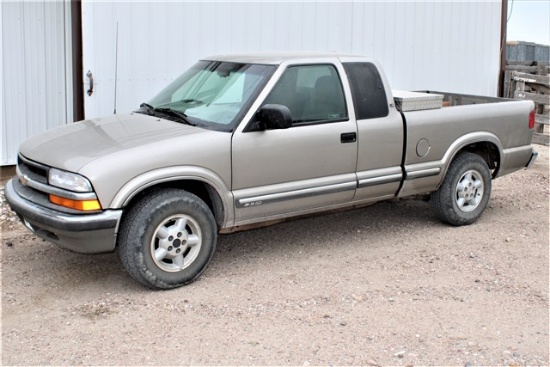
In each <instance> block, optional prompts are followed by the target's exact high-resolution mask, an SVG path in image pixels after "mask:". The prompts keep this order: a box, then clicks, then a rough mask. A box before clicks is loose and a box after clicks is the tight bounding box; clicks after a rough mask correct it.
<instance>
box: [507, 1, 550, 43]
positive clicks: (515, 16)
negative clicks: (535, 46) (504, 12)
mask: <svg viewBox="0 0 550 367" xmlns="http://www.w3.org/2000/svg"><path fill="white" fill-rule="evenodd" d="M508 16H509V17H510V20H509V21H508V32H507V33H508V34H507V37H506V38H507V40H508V41H526V42H535V43H541V44H544V45H550V0H508Z"/></svg>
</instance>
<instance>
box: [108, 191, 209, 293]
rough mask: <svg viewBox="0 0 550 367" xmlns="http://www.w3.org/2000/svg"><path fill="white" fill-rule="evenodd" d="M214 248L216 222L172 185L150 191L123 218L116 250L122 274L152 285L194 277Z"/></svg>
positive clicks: (171, 285) (177, 283)
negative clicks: (124, 272)
mask: <svg viewBox="0 0 550 367" xmlns="http://www.w3.org/2000/svg"><path fill="white" fill-rule="evenodd" d="M215 248H216V222H215V220H214V217H213V215H212V213H211V211H210V209H209V208H208V206H207V205H206V204H205V203H204V202H203V201H202V200H201V199H200V198H198V197H197V196H195V195H193V194H191V193H189V192H186V191H183V190H178V189H162V190H159V191H154V192H152V193H151V194H149V195H148V196H146V197H144V198H143V199H141V200H140V201H139V202H138V203H136V205H134V206H133V207H132V208H130V211H129V212H128V214H127V215H126V217H125V218H124V220H123V222H122V224H121V228H120V231H119V235H118V243H117V251H118V254H119V256H120V259H121V261H122V263H123V265H124V267H125V268H126V270H127V271H128V273H129V274H130V275H131V276H132V277H133V278H134V279H136V280H137V281H138V282H140V283H142V284H143V285H145V286H147V287H149V288H152V289H169V288H176V287H180V286H182V285H185V284H188V283H190V282H192V281H193V280H195V279H196V278H197V277H198V276H199V275H200V274H201V273H202V272H203V271H204V270H205V268H206V267H207V265H208V264H209V263H210V260H211V259H212V255H213V254H214V251H215Z"/></svg>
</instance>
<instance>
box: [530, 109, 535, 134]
mask: <svg viewBox="0 0 550 367" xmlns="http://www.w3.org/2000/svg"><path fill="white" fill-rule="evenodd" d="M534 128H535V110H531V113H530V114H529V130H531V129H534Z"/></svg>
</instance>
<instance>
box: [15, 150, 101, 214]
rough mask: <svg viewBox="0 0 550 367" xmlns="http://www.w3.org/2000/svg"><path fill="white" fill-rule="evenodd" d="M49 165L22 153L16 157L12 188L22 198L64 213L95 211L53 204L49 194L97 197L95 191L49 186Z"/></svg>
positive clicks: (81, 198) (81, 197)
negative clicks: (77, 190) (83, 210)
mask: <svg viewBox="0 0 550 367" xmlns="http://www.w3.org/2000/svg"><path fill="white" fill-rule="evenodd" d="M49 170H50V167H48V166H45V165H43V164H40V163H37V162H34V161H31V160H29V159H27V158H25V157H23V156H22V155H19V156H18V157H17V176H18V179H17V181H16V182H14V184H13V185H14V189H15V191H17V192H18V193H19V195H20V196H21V197H23V198H24V199H26V200H28V201H30V202H33V203H35V204H38V205H41V206H45V207H47V208H50V209H53V210H57V211H62V212H64V213H73V214H86V213H88V214H89V213H95V212H96V211H88V212H86V213H84V212H82V211H78V210H74V209H70V208H66V207H62V206H59V205H56V204H53V203H51V202H50V200H49V195H50V194H53V195H56V196H60V197H63V198H69V199H76V200H88V199H97V196H96V195H95V193H75V192H72V191H68V190H65V189H62V188H59V187H55V186H51V185H49V183H48V173H49ZM97 212H99V211H97Z"/></svg>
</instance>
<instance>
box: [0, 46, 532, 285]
mask: <svg viewBox="0 0 550 367" xmlns="http://www.w3.org/2000/svg"><path fill="white" fill-rule="evenodd" d="M534 117H535V116H534V105H533V103H532V102H529V101H513V100H505V99H499V98H491V97H476V96H468V95H459V94H451V93H443V92H430V91H424V92H396V91H394V92H392V90H391V89H390V86H389V84H388V82H387V80H386V77H385V75H384V73H383V72H382V69H381V68H380V66H379V65H378V64H377V63H376V62H375V61H373V60H370V59H368V58H364V57H360V56H347V55H335V54H246V55H225V56H215V57H209V58H206V59H204V60H202V61H199V62H198V63H197V64H195V65H194V66H193V67H191V68H190V69H189V70H188V71H187V72H185V73H184V74H183V75H181V76H180V77H179V78H177V79H176V80H175V81H174V82H172V83H171V84H170V85H168V86H167V87H166V88H165V89H164V90H162V91H161V92H160V93H159V94H158V95H157V96H156V97H154V98H153V99H151V100H150V101H149V102H148V103H143V104H142V105H141V107H140V108H139V109H138V110H136V111H135V112H134V113H131V114H128V115H113V116H108V117H104V118H97V119H91V120H85V121H82V122H79V123H75V124H71V125H69V126H64V127H61V128H58V129H54V130H50V131H47V132H45V133H42V134H39V135H36V136H34V137H31V138H30V139H28V140H27V141H25V142H24V143H23V144H22V145H21V147H20V152H19V160H18V165H17V177H16V178H14V179H12V180H11V181H9V182H8V183H7V185H6V187H5V194H6V199H7V201H8V203H9V204H10V206H11V208H12V209H13V210H14V211H15V212H17V213H18V214H19V216H20V218H21V220H22V221H23V223H24V224H25V225H26V226H27V227H28V228H29V229H30V230H32V231H33V232H34V233H35V234H36V235H37V236H40V237H42V238H44V239H46V240H48V241H51V242H53V243H56V244H58V245H60V246H62V247H65V248H68V249H71V250H74V251H77V252H82V253H99V252H109V251H115V250H116V251H117V252H118V254H119V256H120V259H121V261H122V263H123V265H124V267H125V268H126V270H127V271H128V272H129V273H130V274H131V276H132V277H134V278H135V279H136V280H137V281H139V282H140V283H142V284H144V285H145V286H147V287H150V288H156V289H165V288H174V287H178V286H181V285H184V284H187V283H189V282H191V281H193V280H194V279H196V278H197V277H198V276H199V275H200V274H201V273H202V272H203V271H204V269H205V268H206V266H207V265H208V263H209V262H210V260H211V258H212V255H213V254H214V250H215V247H216V241H217V235H218V233H228V232H232V231H235V230H238V229H240V228H243V226H244V227H245V228H248V227H250V226H252V225H257V224H261V223H266V222H268V221H273V220H278V219H282V218H288V217H294V216H299V215H306V214H310V213H314V212H319V211H326V210H332V209H338V208H343V207H348V206H355V205H361V204H365V203H369V202H375V201H379V200H384V199H389V198H402V197H406V196H412V195H419V194H431V196H430V200H431V202H432V204H433V208H434V212H435V215H436V216H437V217H438V218H440V219H441V220H442V221H444V222H446V223H449V224H451V225H455V226H458V225H467V224H471V223H473V222H474V221H476V220H477V219H478V218H479V217H480V216H481V214H482V213H483V211H484V209H485V207H486V206H487V202H488V200H489V196H490V194H491V180H492V179H495V178H497V177H500V176H503V175H505V174H508V173H511V172H514V171H516V170H519V169H522V168H524V167H527V166H529V165H530V163H531V162H533V160H534V159H535V157H536V152H534V151H533V148H532V146H531V140H532V135H533V128H534Z"/></svg>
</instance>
